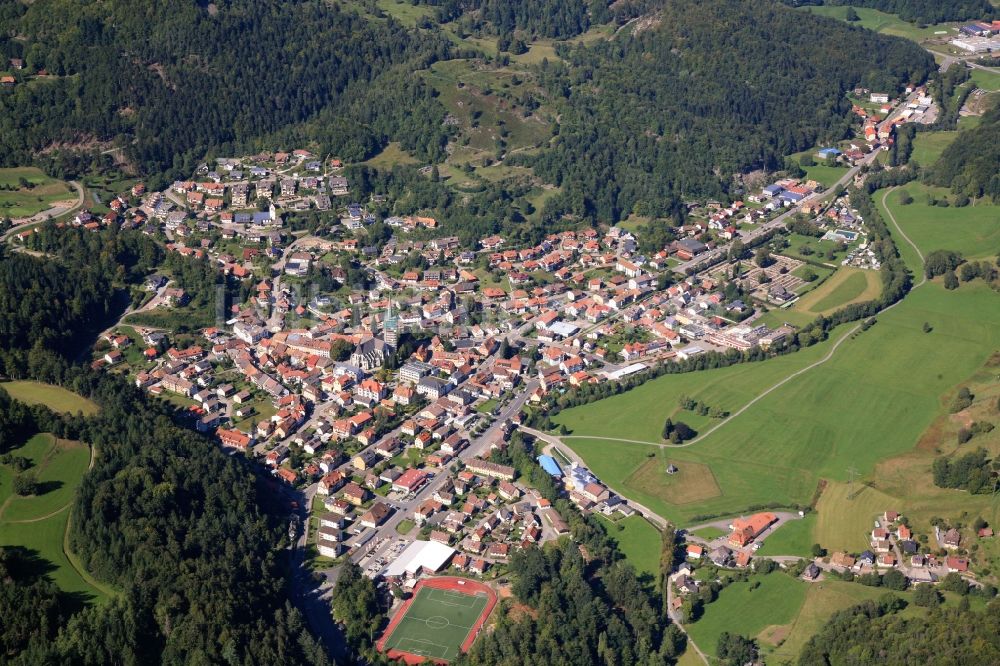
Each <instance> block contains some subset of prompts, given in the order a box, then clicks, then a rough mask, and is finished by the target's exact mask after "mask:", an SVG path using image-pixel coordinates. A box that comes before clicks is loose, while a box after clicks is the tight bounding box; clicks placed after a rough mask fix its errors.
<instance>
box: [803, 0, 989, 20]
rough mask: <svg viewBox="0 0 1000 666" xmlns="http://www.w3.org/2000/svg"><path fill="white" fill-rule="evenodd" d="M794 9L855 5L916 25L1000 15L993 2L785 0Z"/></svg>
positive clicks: (984, 0)
mask: <svg viewBox="0 0 1000 666" xmlns="http://www.w3.org/2000/svg"><path fill="white" fill-rule="evenodd" d="M784 2H785V3H786V4H789V5H792V6H796V7H798V6H802V5H851V6H853V7H867V8H869V9H877V10H879V11H883V12H886V13H889V14H896V15H898V16H899V18H901V19H903V20H904V21H911V22H913V23H926V24H930V23H941V22H942V21H964V20H966V19H985V18H990V17H993V16H996V15H997V10H996V8H995V7H994V6H993V5H991V4H990V2H989V0H784Z"/></svg>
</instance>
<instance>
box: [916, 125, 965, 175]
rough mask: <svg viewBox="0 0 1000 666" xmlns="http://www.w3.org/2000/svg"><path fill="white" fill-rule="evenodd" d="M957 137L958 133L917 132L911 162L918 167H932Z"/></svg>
mask: <svg viewBox="0 0 1000 666" xmlns="http://www.w3.org/2000/svg"><path fill="white" fill-rule="evenodd" d="M957 136H958V132H957V131H955V132H918V133H917V136H916V138H915V139H914V140H913V154H912V155H911V156H910V160H911V161H912V162H916V163H917V164H919V165H920V166H925V167H929V166H933V164H934V163H935V162H937V160H938V158H939V157H941V153H943V152H944V149H945V148H947V147H948V146H950V145H951V142H952V141H954V140H955V138H956V137H957Z"/></svg>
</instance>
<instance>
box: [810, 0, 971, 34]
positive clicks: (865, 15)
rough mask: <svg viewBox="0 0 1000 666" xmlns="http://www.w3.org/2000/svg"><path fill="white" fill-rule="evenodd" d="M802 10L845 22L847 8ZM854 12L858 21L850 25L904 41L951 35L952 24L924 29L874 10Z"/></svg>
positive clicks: (856, 8)
mask: <svg viewBox="0 0 1000 666" xmlns="http://www.w3.org/2000/svg"><path fill="white" fill-rule="evenodd" d="M803 9H804V10H806V11H810V12H812V13H813V14H818V15H820V16H828V17H830V18H835V19H840V20H841V21H844V20H846V18H845V17H846V16H847V7H846V6H843V7H840V6H838V7H803ZM854 11H855V12H857V15H858V19H860V20H858V21H855V22H853V23H851V25H856V26H860V27H862V28H868V29H869V30H874V31H875V32H880V33H882V34H885V35H895V36H896V37H904V38H906V39H910V40H913V41H915V42H921V41H924V40H927V39H932V38H935V37H941V36H942V35H935V34H934V33H935V32H939V31H942V30H948V32H949V34H951V30H950V28H951V26H952V25H954V24H948V23H940V24H937V25H931V26H927V27H925V28H921V27H918V26H917V25H915V24H913V23H907V22H906V21H904V20H902V19H901V18H899V17H898V16H895V15H894V14H886V13H885V12H880V11H878V10H876V9H866V8H863V7H855V9H854Z"/></svg>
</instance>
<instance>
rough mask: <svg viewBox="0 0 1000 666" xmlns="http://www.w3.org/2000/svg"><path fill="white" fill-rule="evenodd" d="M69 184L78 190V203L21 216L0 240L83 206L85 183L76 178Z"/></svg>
mask: <svg viewBox="0 0 1000 666" xmlns="http://www.w3.org/2000/svg"><path fill="white" fill-rule="evenodd" d="M69 184H70V185H72V186H73V188H74V189H75V190H76V203H75V204H73V205H72V206H70V207H69V208H65V207H63V206H53V207H52V208H49V209H48V210H43V211H42V212H41V213H35V214H34V215H32V216H31V217H29V218H28V219H24V218H20V219H18V220H15V221H14V226H12V227H11V228H10V229H8V230H7V231H5V232H4V233H3V235H2V236H0V240H4V241H5V240H7V239H8V238H10V237H11V236H13V235H14V234H16V233H17V232H18V231H20V230H22V229H24V228H26V227H30V226H32V225H35V224H38V223H39V222H44V221H45V220H48V219H50V218H56V217H59V216H60V215H65V214H66V213H72V212H73V211H74V210H76V209H77V208H80V207H81V206H83V193H84V189H83V185H81V184H80V183H78V182H77V181H75V180H71V181H69Z"/></svg>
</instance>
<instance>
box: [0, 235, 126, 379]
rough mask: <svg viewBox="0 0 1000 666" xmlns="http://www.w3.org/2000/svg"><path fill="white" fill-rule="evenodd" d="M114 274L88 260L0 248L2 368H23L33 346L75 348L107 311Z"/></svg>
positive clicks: (2, 369)
mask: <svg viewBox="0 0 1000 666" xmlns="http://www.w3.org/2000/svg"><path fill="white" fill-rule="evenodd" d="M113 275H114V273H111V274H108V273H107V272H105V271H102V270H101V266H100V265H98V264H94V263H90V262H89V261H84V262H80V263H75V264H71V265H61V264H59V263H58V262H53V261H43V260H39V259H36V258H34V257H31V256H27V255H24V254H18V253H15V252H9V251H6V249H5V248H2V247H0V340H3V345H2V347H0V372H7V373H10V372H11V370H12V369H13V368H15V367H23V366H24V365H25V357H26V355H27V352H28V351H29V350H31V349H33V348H38V349H47V350H52V351H55V352H58V353H70V352H72V351H74V350H77V351H78V345H79V342H80V337H81V336H82V335H83V334H84V333H86V332H88V331H93V330H94V329H95V328H96V327H98V326H100V324H101V322H103V321H104V320H105V319H106V318H107V317H108V314H109V313H110V312H111V308H112V298H113V289H112V286H111V280H110V278H111V277H113ZM94 332H96V331H94Z"/></svg>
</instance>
